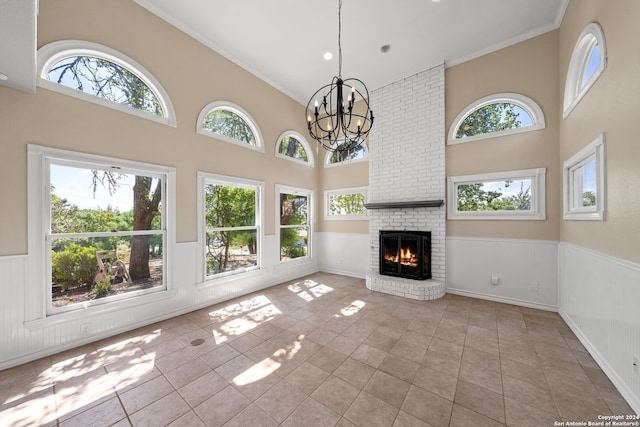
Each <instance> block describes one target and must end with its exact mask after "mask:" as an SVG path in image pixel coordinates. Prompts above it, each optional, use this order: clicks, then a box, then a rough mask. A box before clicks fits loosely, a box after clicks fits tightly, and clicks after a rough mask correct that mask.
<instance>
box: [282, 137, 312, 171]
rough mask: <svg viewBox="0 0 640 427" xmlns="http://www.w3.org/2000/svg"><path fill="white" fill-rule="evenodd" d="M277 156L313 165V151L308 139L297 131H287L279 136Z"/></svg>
mask: <svg viewBox="0 0 640 427" xmlns="http://www.w3.org/2000/svg"><path fill="white" fill-rule="evenodd" d="M276 157H281V158H283V159H287V160H293V161H295V162H298V163H302V164H305V165H307V166H311V167H313V164H314V160H313V153H312V152H311V148H310V147H309V144H308V143H307V141H306V140H305V139H304V138H303V137H302V135H300V134H299V133H297V132H294V131H286V132H284V133H283V134H282V135H280V137H279V138H278V144H276Z"/></svg>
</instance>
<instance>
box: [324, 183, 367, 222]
mask: <svg viewBox="0 0 640 427" xmlns="http://www.w3.org/2000/svg"><path fill="white" fill-rule="evenodd" d="M342 194H363V195H364V202H365V203H367V187H351V188H338V189H335V190H324V219H325V221H337V220H347V221H361V220H368V219H369V217H368V216H367V211H366V209H365V213H364V214H362V215H359V214H339V215H336V214H333V215H332V214H331V213H330V210H329V200H330V198H331V196H334V195H342Z"/></svg>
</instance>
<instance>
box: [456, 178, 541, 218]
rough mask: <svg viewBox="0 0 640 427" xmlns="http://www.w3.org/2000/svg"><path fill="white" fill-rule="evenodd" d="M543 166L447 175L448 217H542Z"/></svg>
mask: <svg viewBox="0 0 640 427" xmlns="http://www.w3.org/2000/svg"><path fill="white" fill-rule="evenodd" d="M545 175H546V170H545V169H544V168H540V169H527V170H519V171H506V172H495V173H486V174H479V175H466V176H452V177H449V178H448V180H447V181H448V204H449V206H448V207H449V209H448V219H533V220H543V219H545V217H546V215H545Z"/></svg>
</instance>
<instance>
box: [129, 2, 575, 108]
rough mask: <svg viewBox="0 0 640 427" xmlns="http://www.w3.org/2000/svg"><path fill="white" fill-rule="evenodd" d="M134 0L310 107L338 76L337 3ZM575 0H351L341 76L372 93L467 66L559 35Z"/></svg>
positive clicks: (345, 22)
mask: <svg viewBox="0 0 640 427" xmlns="http://www.w3.org/2000/svg"><path fill="white" fill-rule="evenodd" d="M134 1H135V2H136V3H138V4H139V5H141V6H143V7H145V8H147V9H148V10H150V11H151V12H153V13H155V14H156V15H158V16H159V17H161V18H163V19H165V20H166V21H168V22H169V23H171V24H173V25H174V26H176V27H178V28H179V29H181V30H183V31H184V32H186V33H187V34H189V35H191V36H192V37H194V38H195V39H197V40H199V41H201V42H202V43H204V44H205V45H207V46H209V47H210V48H211V49H213V50H215V51H217V52H219V53H220V54H222V55H224V56H225V57H227V58H228V59H230V60H232V61H233V62H235V63H237V64H238V65H240V66H241V67H243V68H245V69H246V70H248V71H250V72H251V73H253V74H255V75H256V76H258V77H260V78H261V79H263V80H265V81H266V82H268V83H269V84H271V85H272V86H274V87H276V88H278V89H280V90H281V91H282V92H284V93H286V94H287V95H289V96H291V97H292V98H294V99H296V100H297V101H298V102H300V103H302V104H304V105H306V103H307V102H308V100H309V97H310V96H311V95H312V94H313V93H314V92H315V91H316V90H317V89H319V88H320V87H321V86H324V85H325V84H328V83H329V82H330V81H331V78H332V77H333V76H334V75H337V74H338V52H337V51H338V0H331V1H310V0H269V1H265V0H242V1H231V0H225V1H222V0H180V1H175V0H134ZM568 2H569V0H441V1H439V2H433V1H431V0H394V1H391V0H344V1H343V4H342V58H343V60H342V76H343V77H344V78H349V77H357V78H359V79H361V80H362V81H364V82H365V83H366V84H367V86H368V88H369V90H370V91H371V90H373V89H377V88H379V87H382V86H384V85H387V84H389V83H393V82H394V81H397V80H399V79H402V78H404V77H407V76H410V75H413V74H415V73H418V72H420V71H423V70H426V69H428V68H431V67H433V66H435V65H439V64H441V63H443V62H444V63H445V64H446V65H447V66H450V65H454V64H457V63H460V62H464V61H466V60H469V59H472V58H474V57H477V56H480V55H483V54H486V53H488V52H491V51H494V50H497V49H500V48H503V47H506V46H508V45H511V44H513V43H517V42H520V41H522V40H525V39H528V38H531V37H534V36H536V35H539V34H542V33H545V32H547V31H550V30H553V29H555V28H558V27H559V26H560V22H561V20H562V17H563V16H564V12H565V9H566V7H567V4H568ZM385 44H388V45H390V46H391V49H390V50H389V52H388V53H382V52H381V51H380V48H381V47H382V46H383V45H385ZM327 51H330V52H332V53H333V54H334V57H333V60H331V61H325V60H324V59H323V58H322V56H323V54H324V53H325V52H327Z"/></svg>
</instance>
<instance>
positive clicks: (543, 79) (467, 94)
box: [445, 31, 561, 240]
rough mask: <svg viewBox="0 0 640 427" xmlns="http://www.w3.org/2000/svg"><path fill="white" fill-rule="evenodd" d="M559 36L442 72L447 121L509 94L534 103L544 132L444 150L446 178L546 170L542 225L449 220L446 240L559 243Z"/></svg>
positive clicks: (546, 36) (549, 35) (554, 33)
mask: <svg viewBox="0 0 640 427" xmlns="http://www.w3.org/2000/svg"><path fill="white" fill-rule="evenodd" d="M557 46H558V32H557V31H552V32H549V33H546V34H543V35H541V36H538V37H535V38H533V39H530V40H527V41H524V42H522V43H518V44H516V45H513V46H510V47H507V48H505V49H502V50H499V51H497V52H494V53H491V54H488V55H485V56H482V57H480V58H477V59H474V60H471V61H468V62H465V63H463V64H460V65H457V66H453V67H450V68H448V69H447V70H446V74H445V79H446V94H445V105H446V107H445V121H446V131H447V133H448V132H449V128H450V126H451V123H452V122H453V120H454V119H455V118H456V116H457V115H458V114H459V113H460V112H461V111H462V110H463V109H464V108H465V107H467V106H468V105H469V104H471V103H472V102H474V101H476V100H477V99H480V98H483V97H485V96H487V95H491V94H495V93H500V92H513V93H519V94H522V95H526V96H528V97H530V98H531V99H533V100H534V101H536V102H537V103H538V105H540V107H541V108H542V111H543V113H544V117H545V122H546V128H545V129H542V130H538V131H533V132H526V133H520V134H516V135H511V136H503V137H498V138H491V139H484V140H479V141H473V142H468V143H463V144H456V145H448V146H447V148H446V174H447V176H459V175H470V174H478V173H487V172H499V171H509V170H519V169H530V168H539V167H544V168H546V170H547V172H546V193H547V198H546V214H547V219H546V220H545V221H477V220H474V221H472V220H449V221H447V235H448V236H458V237H461V236H464V237H488V238H514V239H542V240H558V239H559V221H560V200H561V199H560V191H559V187H560V182H561V180H560V176H561V174H560V169H559V167H558V148H557V147H558V125H559V123H558V121H559V114H560V113H559V111H558V105H557V99H558V90H559V89H558V74H557V69H558V65H557V62H558V48H557Z"/></svg>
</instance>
